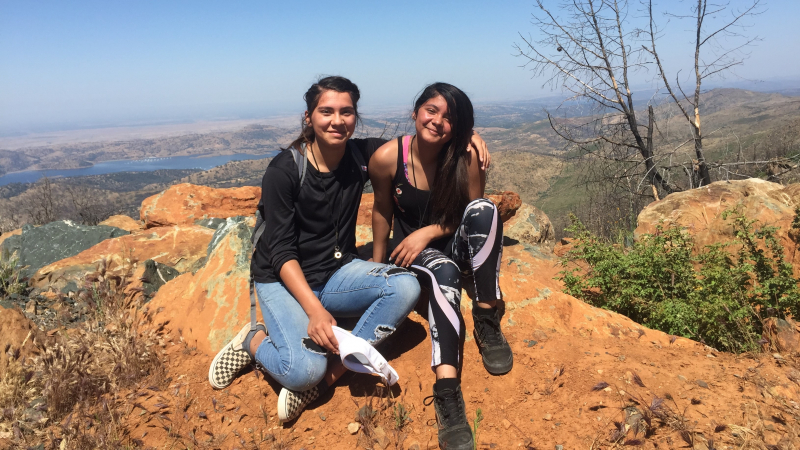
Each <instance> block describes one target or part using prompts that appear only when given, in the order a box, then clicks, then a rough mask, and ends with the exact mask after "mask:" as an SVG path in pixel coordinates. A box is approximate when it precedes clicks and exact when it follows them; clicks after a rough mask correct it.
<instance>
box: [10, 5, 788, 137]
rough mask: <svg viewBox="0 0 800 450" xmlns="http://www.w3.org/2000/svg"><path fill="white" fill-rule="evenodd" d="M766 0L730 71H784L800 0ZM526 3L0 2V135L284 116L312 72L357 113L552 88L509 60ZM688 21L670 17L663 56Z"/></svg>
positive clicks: (765, 74)
mask: <svg viewBox="0 0 800 450" xmlns="http://www.w3.org/2000/svg"><path fill="white" fill-rule="evenodd" d="M547 3H552V2H547ZM733 3H734V4H737V3H740V2H739V1H738V0H734V1H733ZM662 5H668V6H669V8H670V9H673V8H675V9H676V10H677V9H683V8H687V7H688V6H689V4H688V3H687V2H686V1H684V2H680V1H677V0H672V1H669V2H662ZM766 7H767V10H766V12H765V13H764V14H762V15H761V16H759V17H757V18H755V19H754V20H751V21H750V22H751V23H753V24H754V28H753V29H752V30H753V31H752V32H753V33H755V34H758V35H760V36H762V37H763V41H761V42H760V43H759V44H758V45H757V46H756V47H753V48H752V57H751V58H750V59H749V60H748V61H747V63H746V65H745V66H744V67H742V68H740V69H739V70H738V72H739V74H741V75H743V76H745V77H749V78H758V79H771V78H774V77H796V76H798V75H800V61H799V60H800V59H799V58H796V52H797V49H798V48H800V33H798V31H797V27H796V25H795V24H794V23H795V22H796V21H797V19H798V18H799V17H800V2H797V1H796V0H780V1H778V0H775V1H772V2H769V3H767V4H766ZM533 10H534V6H533V1H532V0H525V1H516V0H511V1H504V2H502V3H500V4H490V2H487V1H471V0H464V1H404V2H395V3H388V2H376V1H372V2H329V1H328V2H319V1H308V0H307V1H301V2H273V1H258V2H256V1H236V2H201V1H108V0H105V1H96V2H95V1H82V2H74V1H35V2H32V1H5V0H0V128H1V129H0V131H2V132H9V131H12V132H13V131H19V132H27V131H32V130H37V129H46V128H48V127H61V128H69V127H89V126H102V125H118V124H130V123H149V122H158V121H163V120H192V119H234V118H251V117H265V116H269V115H274V114H285V113H290V112H291V113H295V112H298V111H302V109H303V104H302V94H303V92H305V90H306V89H307V87H308V85H309V84H310V83H312V82H313V81H314V80H315V79H316V78H317V77H318V76H319V75H322V74H337V75H344V76H347V77H349V78H351V79H352V80H353V81H355V82H356V83H357V84H358V85H359V87H360V88H361V90H362V105H361V106H362V109H364V110H365V111H368V110H370V109H373V110H374V109H377V108H381V107H396V106H406V105H410V104H411V102H412V100H413V97H414V96H415V95H416V94H417V93H418V92H419V91H420V90H421V89H422V88H423V87H424V86H425V85H426V84H427V83H430V82H433V81H447V82H450V83H453V84H455V85H457V86H459V87H461V88H462V89H463V90H465V91H466V92H467V93H468V94H470V96H471V98H472V99H473V100H474V101H475V102H477V103H480V102H493V101H507V100H514V99H529V98H535V97H540V96H545V95H553V92H550V91H549V90H547V89H544V90H543V89H542V88H541V85H542V80H537V79H531V73H530V72H528V71H526V70H524V69H522V68H520V65H521V64H522V63H523V62H524V61H523V60H522V59H521V58H518V57H514V56H513V55H514V53H515V50H514V47H513V45H514V43H515V42H520V38H519V34H518V33H520V32H523V33H525V34H527V33H535V31H536V30H534V29H533V28H532V26H531V24H530V14H531V12H532V11H533ZM689 28H690V24H688V23H686V24H677V23H673V24H672V25H671V27H670V30H675V32H676V36H675V37H671V38H670V39H669V40H665V42H664V43H663V44H662V49H663V51H664V53H665V55H666V56H667V57H668V58H669V59H670V60H671V61H678V60H679V57H678V56H677V55H679V54H680V52H679V50H680V49H682V48H686V46H687V43H688V42H689V41H688V39H689V38H688V37H686V34H685V33H683V35H681V34H680V33H681V32H685V31H686V30H688V29H689ZM687 68H688V67H687Z"/></svg>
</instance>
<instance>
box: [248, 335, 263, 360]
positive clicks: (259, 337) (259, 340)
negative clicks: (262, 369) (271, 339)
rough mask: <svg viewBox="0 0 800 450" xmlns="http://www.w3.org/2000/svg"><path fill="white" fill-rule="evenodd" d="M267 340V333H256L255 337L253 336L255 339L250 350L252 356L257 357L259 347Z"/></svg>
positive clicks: (251, 341)
mask: <svg viewBox="0 0 800 450" xmlns="http://www.w3.org/2000/svg"><path fill="white" fill-rule="evenodd" d="M266 338H267V333H264V332H263V331H261V330H258V331H256V334H255V336H253V339H251V340H250V348H249V350H250V354H251V355H253V357H255V355H256V350H258V346H259V345H261V343H262V342H264V339H266Z"/></svg>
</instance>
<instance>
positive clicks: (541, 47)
mask: <svg viewBox="0 0 800 450" xmlns="http://www.w3.org/2000/svg"><path fill="white" fill-rule="evenodd" d="M693 1H694V0H693ZM759 2H760V0H753V1H752V2H751V3H749V5H750V6H748V7H747V8H745V9H744V10H741V11H738V12H736V13H734V14H733V15H732V17H731V18H730V20H727V21H723V22H721V23H720V22H719V20H718V19H716V17H717V16H719V15H720V14H722V13H724V12H726V11H728V9H729V7H728V5H727V4H726V5H712V4H709V3H708V2H707V1H706V0H697V5H696V8H694V9H692V12H693V14H694V16H693V17H695V18H696V19H697V23H696V25H697V28H696V33H694V35H695V36H696V42H695V46H694V48H693V51H694V57H695V74H696V77H695V83H694V87H695V90H694V92H693V93H694V95H693V96H692V97H687V96H686V95H683V87H682V86H681V84H680V77H679V73H680V72H677V73H676V77H677V78H676V80H678V81H676V82H675V83H672V84H670V83H669V81H668V78H667V77H668V75H667V70H666V68H665V67H664V65H663V64H662V60H661V58H659V55H658V50H657V48H656V43H657V41H658V40H659V38H660V37H661V36H660V35H659V31H658V26H657V24H656V18H655V15H654V12H653V7H652V3H651V2H650V0H646V2H645V3H643V6H644V11H646V14H645V18H644V20H642V19H641V18H636V17H632V16H631V12H630V11H629V5H628V3H627V2H626V1H625V0H562V1H561V2H560V3H558V7H557V8H558V9H555V8H548V7H545V6H544V3H543V2H542V0H537V6H538V10H539V11H537V12H536V13H534V15H533V21H532V22H533V25H534V27H536V29H537V34H538V38H537V39H534V38H532V37H529V38H525V36H522V35H521V38H522V44H518V45H517V50H518V52H519V56H521V57H523V58H525V59H527V62H526V64H525V65H526V66H527V67H530V68H531V70H532V71H533V72H534V74H535V76H537V77H543V78H545V80H546V82H545V84H546V85H550V86H551V87H553V88H561V89H564V90H567V91H569V92H571V93H572V96H571V97H570V98H569V99H568V101H575V102H578V103H579V104H580V103H582V104H590V105H594V107H595V108H594V111H593V114H592V115H590V116H588V118H583V119H578V118H574V117H572V118H571V117H568V116H566V115H562V116H560V117H556V115H554V114H551V112H548V118H549V120H550V125H551V127H552V128H553V130H554V131H555V132H556V133H557V134H558V135H559V136H560V137H561V138H563V139H564V140H565V141H566V142H567V143H568V146H572V147H577V148H578V149H580V150H581V152H582V154H583V155H587V156H589V157H592V158H594V159H595V160H596V161H598V164H597V165H596V166H595V170H594V173H595V174H596V175H597V177H596V178H595V179H594V180H593V181H599V182H612V183H617V184H619V186H620V187H624V186H630V188H631V189H632V190H631V194H632V195H638V196H641V195H652V197H655V198H659V196H660V195H662V194H669V193H672V192H676V191H680V190H683V189H686V188H695V187H699V186H701V185H706V184H708V183H710V182H711V177H710V174H709V167H708V163H707V162H706V158H705V155H704V150H703V141H702V138H703V134H702V132H701V130H702V129H701V128H700V116H701V104H700V102H701V95H700V94H701V93H702V90H701V86H702V82H703V80H705V79H706V78H708V77H711V76H715V75H720V74H722V73H724V72H725V71H726V70H729V69H731V68H733V67H735V66H736V65H738V64H741V62H742V58H744V57H745V56H746V55H744V54H743V53H742V49H743V48H745V47H747V46H748V45H750V44H751V43H752V42H753V41H754V40H755V38H752V39H747V38H745V39H744V41H743V42H738V41H736V40H737V39H738V38H740V37H743V35H741V34H740V33H739V32H740V31H741V27H742V20H743V19H744V18H746V17H748V16H752V15H754V14H757V13H758V11H757V9H758V7H759ZM712 15H716V16H714V17H715V19H714V20H712V19H711V16H712ZM676 17H679V16H676V15H672V16H667V20H668V19H670V18H676ZM648 19H649V20H648ZM648 22H649V27H648ZM710 22H713V23H710ZM637 24H638V25H643V26H637ZM709 27H711V28H713V31H711V32H708V31H707V28H709ZM733 41H736V43H733ZM731 44H732V46H730V47H725V46H726V45H731ZM707 49H710V50H711V51H710V52H709V53H710V54H711V55H712V58H711V59H710V60H708V61H707V60H706V59H705V56H704V55H705V53H704V52H705V51H706V50H707ZM648 68H657V79H658V80H661V82H662V83H663V84H664V85H665V91H666V94H667V100H669V101H670V102H671V103H674V104H676V105H677V107H678V108H679V109H680V111H681V113H680V114H682V115H683V117H685V118H686V120H687V121H689V123H690V126H691V128H692V130H691V131H692V134H691V135H692V137H691V138H690V139H689V140H688V141H686V142H685V143H684V144H681V145H674V143H673V142H665V140H664V134H663V130H659V129H658V126H657V123H656V114H655V113H654V110H653V103H657V101H658V100H659V99H662V98H663V95H662V94H661V89H659V88H656V89H654V90H653V91H652V93H651V95H650V96H649V98H644V99H643V100H644V101H640V102H639V103H635V101H634V92H633V87H632V84H633V83H641V82H642V81H643V79H644V78H645V77H646V76H648V75H647V73H646V70H647V69H648ZM649 76H650V77H651V76H652V75H649ZM643 105H647V106H646V107H645V106H643ZM637 108H638V110H637ZM658 109H660V110H661V112H660V114H664V113H665V112H667V111H668V110H669V109H670V108H665V107H659V108H658ZM667 122H669V120H667ZM655 139H659V140H660V142H659V144H656V142H655ZM667 141H671V140H669V139H668V140H667ZM692 141H694V144H695V151H694V157H691V156H689V155H686V152H685V151H682V150H681V148H683V147H684V146H685V144H686V143H690V142H692ZM599 167H603V168H605V169H606V171H605V172H601V171H600V170H599ZM684 172H685V173H686V175H687V176H686V177H685V178H684V177H683V173H684ZM637 178H638V180H636V179H637ZM683 180H686V183H685V184H684V183H683ZM632 181H635V182H632ZM648 184H650V185H651V186H647V185H648ZM648 191H650V192H648Z"/></svg>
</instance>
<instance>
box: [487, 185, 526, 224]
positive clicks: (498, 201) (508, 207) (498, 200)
mask: <svg viewBox="0 0 800 450" xmlns="http://www.w3.org/2000/svg"><path fill="white" fill-rule="evenodd" d="M486 197H488V198H489V199H490V200H491V201H493V202H494V204H495V205H497V212H498V213H499V214H500V220H502V221H503V222H504V223H505V222H508V220H509V219H511V218H512V217H514V215H515V214H516V213H517V210H518V209H519V208H520V207H521V206H522V199H520V198H519V194H517V193H516V192H511V191H504V192H501V193H499V194H493V195H487V196H486Z"/></svg>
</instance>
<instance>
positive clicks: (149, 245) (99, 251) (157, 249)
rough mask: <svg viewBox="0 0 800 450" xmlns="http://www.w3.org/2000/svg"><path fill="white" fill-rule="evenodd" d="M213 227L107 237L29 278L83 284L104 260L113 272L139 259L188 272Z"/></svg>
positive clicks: (42, 283) (57, 285)
mask: <svg viewBox="0 0 800 450" xmlns="http://www.w3.org/2000/svg"><path fill="white" fill-rule="evenodd" d="M213 235H214V230H211V229H209V228H205V227H201V226H199V225H182V226H170V227H159V228H151V229H149V230H146V231H142V232H140V233H138V234H129V235H125V236H120V237H118V238H114V239H107V240H105V241H103V242H101V243H99V244H97V245H95V246H93V247H91V248H88V249H86V250H84V251H82V252H81V253H78V254H77V255H75V256H72V257H70V258H66V259H62V260H60V261H56V262H54V263H52V264H49V265H47V266H44V267H42V268H41V269H39V270H38V271H37V272H36V273H35V274H34V275H33V276H32V277H31V279H30V281H29V283H30V285H31V286H33V287H36V288H40V289H45V288H47V287H51V288H53V289H59V290H60V289H62V288H64V287H66V286H67V285H69V284H70V282H73V283H75V284H76V285H78V286H80V284H81V282H82V280H83V279H84V277H85V275H86V274H87V273H89V272H94V271H95V270H97V267H98V266H99V265H100V264H101V262H102V261H103V260H105V261H106V264H107V270H108V272H110V273H116V274H123V273H124V272H126V271H127V270H129V269H131V266H132V265H133V264H135V263H138V262H144V261H145V260H148V259H152V260H154V261H156V262H159V263H161V264H166V265H168V266H170V267H173V268H175V269H177V270H178V271H179V272H185V271H187V270H191V269H192V268H195V267H196V266H197V265H198V264H200V263H202V260H203V259H204V258H205V257H206V252H207V248H208V244H209V242H211V238H212V236H213Z"/></svg>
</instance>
